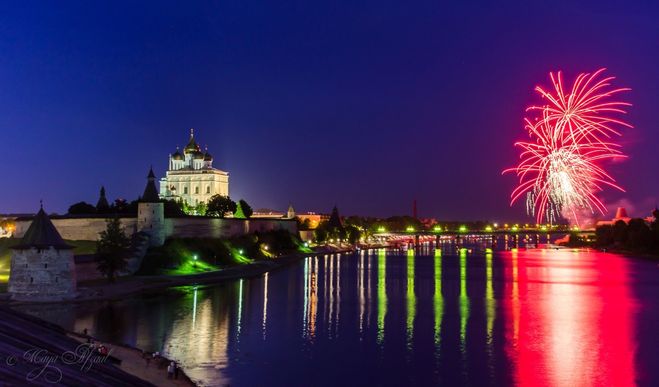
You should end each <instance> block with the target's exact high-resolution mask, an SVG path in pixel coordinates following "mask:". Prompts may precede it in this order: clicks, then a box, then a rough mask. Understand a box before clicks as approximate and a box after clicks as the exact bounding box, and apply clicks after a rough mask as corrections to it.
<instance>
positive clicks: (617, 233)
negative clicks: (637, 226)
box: [613, 220, 628, 246]
mask: <svg viewBox="0 0 659 387" xmlns="http://www.w3.org/2000/svg"><path fill="white" fill-rule="evenodd" d="M627 235H628V230H627V223H625V222H624V221H622V220H619V221H617V222H616V223H615V224H614V225H613V241H614V243H615V244H616V245H617V246H626V245H627Z"/></svg>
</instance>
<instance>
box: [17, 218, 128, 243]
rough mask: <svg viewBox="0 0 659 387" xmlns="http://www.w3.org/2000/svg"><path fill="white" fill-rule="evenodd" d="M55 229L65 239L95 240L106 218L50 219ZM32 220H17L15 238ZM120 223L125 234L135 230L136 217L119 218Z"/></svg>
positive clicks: (23, 233)
mask: <svg viewBox="0 0 659 387" xmlns="http://www.w3.org/2000/svg"><path fill="white" fill-rule="evenodd" d="M51 220H52V222H53V224H54V225H55V228H57V231H59V233H60V235H62V238H64V239H67V240H82V241H95V240H98V234H99V233H100V232H101V231H105V229H106V227H107V224H106V221H105V220H106V218H68V219H51ZM31 223H32V220H17V221H16V231H15V232H14V237H15V238H22V237H23V235H25V232H26V231H27V229H28V228H29V227H30V224H31ZM121 225H122V226H123V227H124V231H125V232H126V234H127V235H132V234H134V233H135V232H136V227H137V218H121Z"/></svg>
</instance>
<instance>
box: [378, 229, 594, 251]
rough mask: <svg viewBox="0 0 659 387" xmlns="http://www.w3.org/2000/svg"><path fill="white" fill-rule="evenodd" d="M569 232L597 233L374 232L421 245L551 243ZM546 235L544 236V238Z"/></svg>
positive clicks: (589, 232)
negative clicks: (470, 241)
mask: <svg viewBox="0 0 659 387" xmlns="http://www.w3.org/2000/svg"><path fill="white" fill-rule="evenodd" d="M569 234H576V235H578V236H579V237H585V238H589V237H592V236H594V235H595V230H591V229H587V230H581V229H576V228H572V229H567V228H561V229H558V228H547V229H544V228H516V227H513V228H504V229H494V228H491V227H488V228H486V229H485V230H473V231H470V230H466V229H465V228H460V229H458V230H441V231H439V230H412V229H408V230H406V231H385V230H382V229H380V230H378V231H377V232H375V233H374V234H373V236H375V237H381V238H387V239H398V240H402V241H405V242H406V243H409V244H413V245H414V246H419V245H420V243H421V241H422V240H423V241H428V240H432V239H434V240H435V244H436V246H439V244H440V241H441V239H442V237H445V238H446V237H448V238H450V239H453V240H454V242H455V243H456V244H458V245H460V244H462V243H463V242H464V241H465V239H469V238H474V237H475V238H481V239H489V240H490V243H491V244H492V245H496V244H497V239H498V238H500V237H503V238H504V239H506V240H508V238H510V242H511V243H512V244H514V245H515V246H517V245H519V241H520V236H521V237H522V238H523V239H522V240H523V241H526V242H527V243H528V241H533V240H534V241H535V244H538V243H543V242H542V239H544V243H550V242H551V239H552V237H556V236H567V235H569ZM542 236H544V238H542Z"/></svg>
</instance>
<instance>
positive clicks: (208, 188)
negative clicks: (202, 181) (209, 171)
mask: <svg viewBox="0 0 659 387" xmlns="http://www.w3.org/2000/svg"><path fill="white" fill-rule="evenodd" d="M206 193H207V194H209V193H211V186H210V185H207V186H206Z"/></svg>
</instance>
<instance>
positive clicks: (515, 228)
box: [511, 225, 519, 232]
mask: <svg viewBox="0 0 659 387" xmlns="http://www.w3.org/2000/svg"><path fill="white" fill-rule="evenodd" d="M511 230H512V231H513V232H517V231H518V230H519V226H517V225H514V226H513V227H512V228H511Z"/></svg>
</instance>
